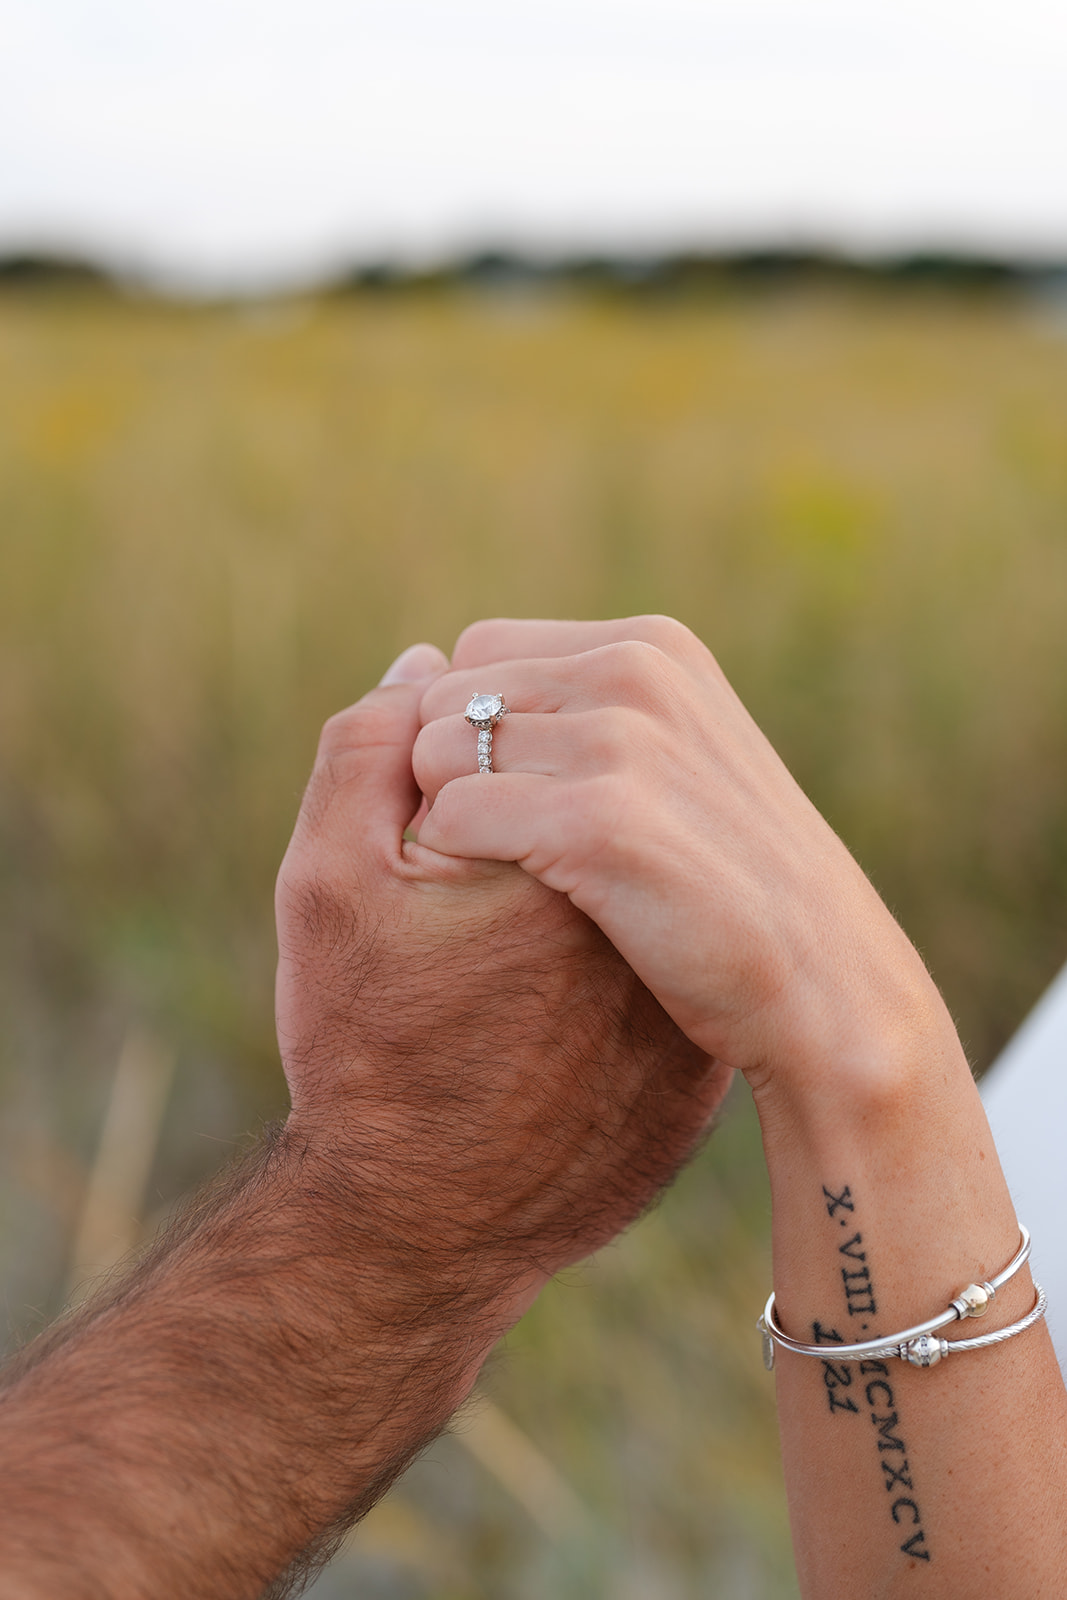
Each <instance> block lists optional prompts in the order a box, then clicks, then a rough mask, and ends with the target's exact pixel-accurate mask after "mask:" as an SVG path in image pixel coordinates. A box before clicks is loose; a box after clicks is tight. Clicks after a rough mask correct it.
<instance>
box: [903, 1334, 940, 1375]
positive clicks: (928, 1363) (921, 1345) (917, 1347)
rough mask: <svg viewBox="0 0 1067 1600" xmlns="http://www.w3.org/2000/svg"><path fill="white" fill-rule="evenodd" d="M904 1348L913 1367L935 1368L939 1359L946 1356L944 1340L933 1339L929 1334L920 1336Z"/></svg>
mask: <svg viewBox="0 0 1067 1600" xmlns="http://www.w3.org/2000/svg"><path fill="white" fill-rule="evenodd" d="M904 1348H905V1350H906V1352H907V1357H908V1360H909V1361H910V1362H911V1364H912V1366H913V1367H936V1366H937V1363H938V1362H939V1361H940V1360H941V1357H942V1356H945V1355H948V1346H947V1344H946V1343H945V1341H944V1339H935V1338H934V1337H933V1335H932V1334H929V1333H923V1334H920V1335H919V1337H918V1338H917V1339H913V1340H912V1341H911V1343H910V1344H909V1345H905V1347H904Z"/></svg>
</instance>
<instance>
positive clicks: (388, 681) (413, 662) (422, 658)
mask: <svg viewBox="0 0 1067 1600" xmlns="http://www.w3.org/2000/svg"><path fill="white" fill-rule="evenodd" d="M447 666H448V657H447V656H446V655H445V653H444V651H443V650H438V648H437V646H436V645H435V644H412V645H409V646H408V648H407V649H406V650H404V651H403V652H402V653H401V654H400V655H398V656H397V658H396V660H395V661H394V662H393V664H392V666H391V667H389V668H388V669H387V671H386V672H385V674H384V675H383V677H382V681H381V683H380V685H379V688H382V689H387V688H389V687H390V686H391V685H392V684H394V683H419V682H421V680H422V679H423V678H432V677H436V676H437V674H438V673H439V672H444V670H445V668H446V667H447Z"/></svg>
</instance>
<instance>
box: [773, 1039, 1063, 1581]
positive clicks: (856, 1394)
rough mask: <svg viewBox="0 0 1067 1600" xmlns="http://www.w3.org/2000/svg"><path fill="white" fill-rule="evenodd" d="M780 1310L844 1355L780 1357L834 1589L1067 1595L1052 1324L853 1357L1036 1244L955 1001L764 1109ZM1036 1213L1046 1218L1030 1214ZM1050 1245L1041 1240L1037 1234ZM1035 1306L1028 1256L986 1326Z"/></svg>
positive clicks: (968, 1327) (808, 1505)
mask: <svg viewBox="0 0 1067 1600" xmlns="http://www.w3.org/2000/svg"><path fill="white" fill-rule="evenodd" d="M762 1111H763V1119H764V1133H765V1141H766V1145H767V1153H768V1161H769V1166H770V1171H771V1182H772V1194H773V1201H774V1258H775V1288H776V1291H777V1295H778V1314H779V1321H780V1324H781V1325H782V1326H783V1327H784V1329H785V1331H786V1332H787V1333H789V1334H791V1335H792V1336H793V1337H795V1338H798V1339H801V1340H803V1341H805V1342H810V1343H820V1344H821V1343H825V1345H826V1360H825V1361H821V1360H818V1359H815V1358H813V1357H809V1356H800V1355H794V1354H792V1353H790V1352H783V1351H779V1352H778V1353H777V1362H776V1377H777V1388H778V1399H779V1412H780V1425H781V1432H782V1444H783V1455H784V1460H785V1470H786V1479H787V1485H788V1489H789V1496H790V1508H791V1515H792V1519H793V1528H794V1537H795V1543H796V1550H797V1562H798V1569H799V1573H800V1578H801V1587H802V1591H803V1593H804V1594H805V1595H806V1596H807V1595H810V1596H812V1597H813V1600H816V1597H817V1600H846V1597H848V1600H852V1597H855V1596H863V1597H864V1600H868V1597H870V1600H876V1597H877V1600H888V1597H894V1600H895V1597H899V1596H906V1595H912V1594H920V1593H921V1594H924V1595H934V1594H936V1595H937V1596H938V1600H956V1597H959V1600H962V1597H964V1596H966V1595H969V1594H971V1593H973V1592H974V1584H975V1578H976V1574H977V1575H980V1581H981V1586H982V1587H983V1588H984V1589H986V1590H987V1591H988V1592H989V1593H995V1594H997V1595H999V1596H1002V1597H1004V1600H1041V1597H1047V1600H1052V1597H1054V1596H1058V1595H1059V1594H1060V1593H1061V1592H1062V1572H1063V1564H1064V1560H1065V1559H1067V1524H1065V1519H1064V1517H1063V1513H1062V1507H1063V1505H1064V1503H1065V1499H1067V1404H1065V1399H1064V1389H1063V1383H1062V1380H1061V1378H1060V1373H1059V1369H1058V1367H1057V1365H1056V1361H1055V1357H1054V1355H1053V1352H1052V1349H1051V1344H1050V1341H1049V1339H1048V1335H1047V1332H1046V1329H1045V1327H1044V1324H1039V1325H1038V1326H1037V1327H1034V1328H1032V1329H1030V1330H1029V1331H1028V1332H1026V1333H1023V1334H1020V1335H1019V1336H1017V1337H1016V1338H1013V1339H1011V1340H1009V1341H1007V1342H1006V1343H1004V1344H1002V1345H998V1346H996V1347H994V1348H987V1349H983V1350H978V1351H974V1352H970V1353H966V1352H965V1353H962V1354H956V1355H950V1356H949V1357H948V1358H947V1359H945V1360H944V1361H943V1362H941V1363H939V1364H938V1365H937V1366H935V1367H932V1368H928V1369H926V1370H917V1369H916V1368H914V1367H912V1366H910V1365H908V1364H907V1363H906V1362H902V1361H900V1360H897V1359H894V1358H888V1359H885V1360H875V1359H871V1360H867V1361H864V1362H862V1363H860V1362H855V1363H848V1364H846V1363H844V1362H840V1361H838V1362H835V1361H834V1359H833V1353H834V1352H833V1346H834V1343H835V1342H838V1341H844V1342H860V1341H862V1340H866V1339H872V1338H876V1337H879V1336H881V1335H890V1334H893V1333H895V1332H897V1331H898V1330H903V1329H905V1328H907V1327H909V1326H912V1325H914V1324H916V1323H918V1322H921V1321H924V1320H925V1319H927V1318H928V1317H931V1316H933V1315H935V1314H936V1313H938V1312H940V1311H943V1310H945V1309H946V1308H947V1306H948V1305H949V1302H950V1301H951V1299H952V1298H953V1297H954V1296H955V1295H956V1294H958V1293H959V1292H960V1291H961V1290H962V1289H963V1288H964V1287H965V1286H966V1285H967V1284H968V1283H970V1282H972V1281H973V1282H981V1281H982V1280H983V1279H988V1278H990V1277H992V1276H993V1275H994V1274H996V1273H998V1272H999V1271H1000V1270H1001V1268H1002V1267H1004V1266H1005V1264H1006V1263H1007V1262H1008V1261H1009V1259H1010V1258H1011V1257H1012V1256H1013V1254H1014V1253H1015V1251H1016V1249H1017V1246H1018V1243H1019V1231H1018V1224H1017V1220H1016V1217H1015V1213H1014V1210H1013V1208H1012V1204H1011V1200H1010V1196H1009V1194H1008V1192H1007V1188H1006V1185H1005V1183H1004V1179H1003V1176H1002V1174H1001V1172H1000V1167H999V1164H998V1161H997V1156H996V1151H995V1149H994V1147H993V1142H992V1139H991V1136H990V1134H989V1130H988V1126H987V1125H986V1122H985V1117H984V1115H983V1112H982V1108H981V1105H980V1102H979V1100H978V1097H977V1093H976V1091H975V1089H974V1085H973V1083H972V1081H971V1077H970V1073H969V1071H968V1068H967V1064H966V1061H965V1060H964V1058H963V1054H962V1051H961V1050H960V1047H959V1045H958V1042H957V1041H956V1039H955V1035H954V1033H953V1032H952V1029H951V1026H950V1024H949V1023H948V1019H947V1017H943V1016H942V1017H941V1018H940V1019H939V1018H938V1017H937V1016H936V1013H935V1014H933V1015H932V1016H931V1020H930V1024H929V1027H928V1029H927V1030H926V1031H925V1033H922V1032H920V1033H916V1034H915V1035H913V1037H912V1041H911V1045H910V1048H907V1049H905V1048H902V1042H901V1040H900V1039H896V1040H894V1041H893V1044H892V1047H891V1048H887V1049H886V1051H885V1053H884V1056H883V1058H882V1059H881V1061H878V1060H877V1058H876V1053H872V1057H871V1060H870V1061H869V1062H868V1063H867V1064H866V1068H865V1070H864V1071H863V1072H862V1073H857V1072H856V1071H855V1070H854V1069H853V1068H852V1067H851V1066H850V1065H849V1064H844V1065H843V1066H842V1064H840V1063H834V1062H832V1061H828V1062H827V1063H826V1070H825V1073H824V1078H823V1082H822V1084H821V1085H820V1090H819V1094H818V1097H817V1098H813V1097H810V1096H809V1097H808V1098H807V1100H806V1102H804V1103H802V1102H801V1101H799V1100H797V1099H795V1098H794V1100H793V1102H792V1103H791V1104H790V1105H789V1106H788V1108H786V1107H785V1106H784V1105H783V1104H779V1105H777V1106H773V1105H768V1104H766V1103H765V1104H764V1107H763V1108H762ZM1023 1220H1026V1219H1023ZM1037 1243H1038V1248H1039V1249H1040V1246H1041V1244H1042V1241H1041V1239H1040V1238H1039V1239H1038V1241H1037ZM1033 1303H1034V1290H1033V1284H1032V1280H1031V1277H1030V1274H1029V1271H1028V1270H1026V1269H1023V1270H1021V1271H1019V1272H1018V1273H1017V1274H1016V1275H1015V1276H1014V1277H1013V1278H1012V1279H1011V1281H1010V1282H1009V1283H1007V1284H1005V1286H1004V1287H1003V1289H1002V1290H1001V1291H1000V1293H999V1294H998V1295H997V1297H996V1300H995V1301H994V1303H993V1305H992V1306H991V1307H990V1308H989V1310H988V1311H987V1312H986V1314H985V1315H984V1316H983V1317H982V1318H981V1319H976V1320H967V1321H966V1322H964V1323H963V1324H962V1325H961V1324H960V1323H955V1324H953V1325H951V1326H950V1327H948V1328H946V1329H944V1330H943V1331H942V1337H944V1338H946V1339H948V1340H950V1341H951V1340H952V1339H954V1338H957V1337H962V1338H967V1337H975V1336H977V1335H980V1334H986V1333H989V1332H992V1331H993V1330H994V1329H995V1328H999V1327H1004V1326H1007V1325H1008V1324H1010V1323H1012V1322H1014V1321H1017V1320H1018V1319H1019V1318H1021V1317H1022V1316H1024V1315H1025V1313H1026V1312H1027V1311H1029V1309H1030V1307H1031V1306H1032V1305H1033Z"/></svg>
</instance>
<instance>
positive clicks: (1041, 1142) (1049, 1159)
mask: <svg viewBox="0 0 1067 1600" xmlns="http://www.w3.org/2000/svg"><path fill="white" fill-rule="evenodd" d="M982 1099H983V1100H984V1102H985V1108H986V1112H987V1114H988V1116H989V1121H990V1124H991V1125H992V1128H993V1137H994V1139H995V1140H996V1145H997V1150H998V1151H999V1153H1000V1159H1001V1162H1002V1163H1003V1166H1004V1172H1005V1174H1006V1176H1007V1179H1008V1187H1009V1189H1010V1190H1011V1194H1012V1199H1013V1200H1014V1201H1015V1209H1016V1211H1017V1212H1018V1214H1019V1221H1020V1222H1025V1223H1026V1226H1027V1227H1028V1228H1029V1229H1030V1232H1031V1233H1032V1234H1033V1236H1034V1253H1033V1258H1032V1263H1031V1264H1032V1267H1033V1271H1034V1276H1035V1277H1036V1278H1037V1279H1039V1280H1040V1282H1041V1283H1042V1284H1043V1285H1044V1286H1045V1288H1046V1289H1047V1291H1048V1298H1049V1311H1048V1324H1049V1329H1050V1330H1051V1333H1052V1341H1053V1344H1054V1345H1055V1347H1056V1354H1057V1356H1058V1357H1059V1362H1060V1367H1061V1368H1062V1369H1063V1371H1064V1373H1065V1375H1067V1251H1065V1250H1064V1248H1063V1229H1064V1220H1065V1219H1067V1146H1065V1143H1064V1131H1065V1130H1067V967H1064V969H1063V971H1062V972H1061V973H1060V975H1059V977H1058V978H1057V979H1056V980H1055V982H1054V983H1053V984H1052V985H1051V986H1050V987H1049V988H1048V989H1047V990H1046V991H1045V994H1044V995H1043V996H1042V997H1041V999H1040V1000H1039V1001H1038V1003H1037V1005H1036V1006H1035V1007H1034V1009H1033V1011H1032V1012H1031V1013H1030V1015H1029V1016H1028V1017H1027V1019H1026V1021H1025V1022H1024V1023H1023V1025H1022V1027H1021V1028H1020V1029H1019V1031H1018V1032H1017V1033H1016V1034H1015V1035H1014V1037H1013V1038H1012V1039H1011V1040H1010V1041H1009V1042H1008V1044H1007V1045H1006V1046H1005V1048H1004V1050H1003V1051H1002V1052H1001V1054H1000V1055H999V1056H998V1057H997V1059H996V1061H994V1063H993V1065H992V1066H991V1067H990V1069H989V1071H988V1073H987V1074H986V1076H985V1078H984V1079H983V1081H982Z"/></svg>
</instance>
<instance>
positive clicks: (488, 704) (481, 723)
mask: <svg viewBox="0 0 1067 1600" xmlns="http://www.w3.org/2000/svg"><path fill="white" fill-rule="evenodd" d="M509 710H510V707H508V706H506V705H505V704H504V696H503V695H502V694H475V695H472V696H471V702H470V705H469V706H468V707H467V709H466V711H465V712H464V716H465V717H466V719H467V721H468V722H469V723H470V725H471V727H472V728H477V730H478V771H479V772H492V770H493V729H494V728H495V726H496V724H497V723H498V722H499V721H500V719H501V717H506V716H507V715H508V712H509Z"/></svg>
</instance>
